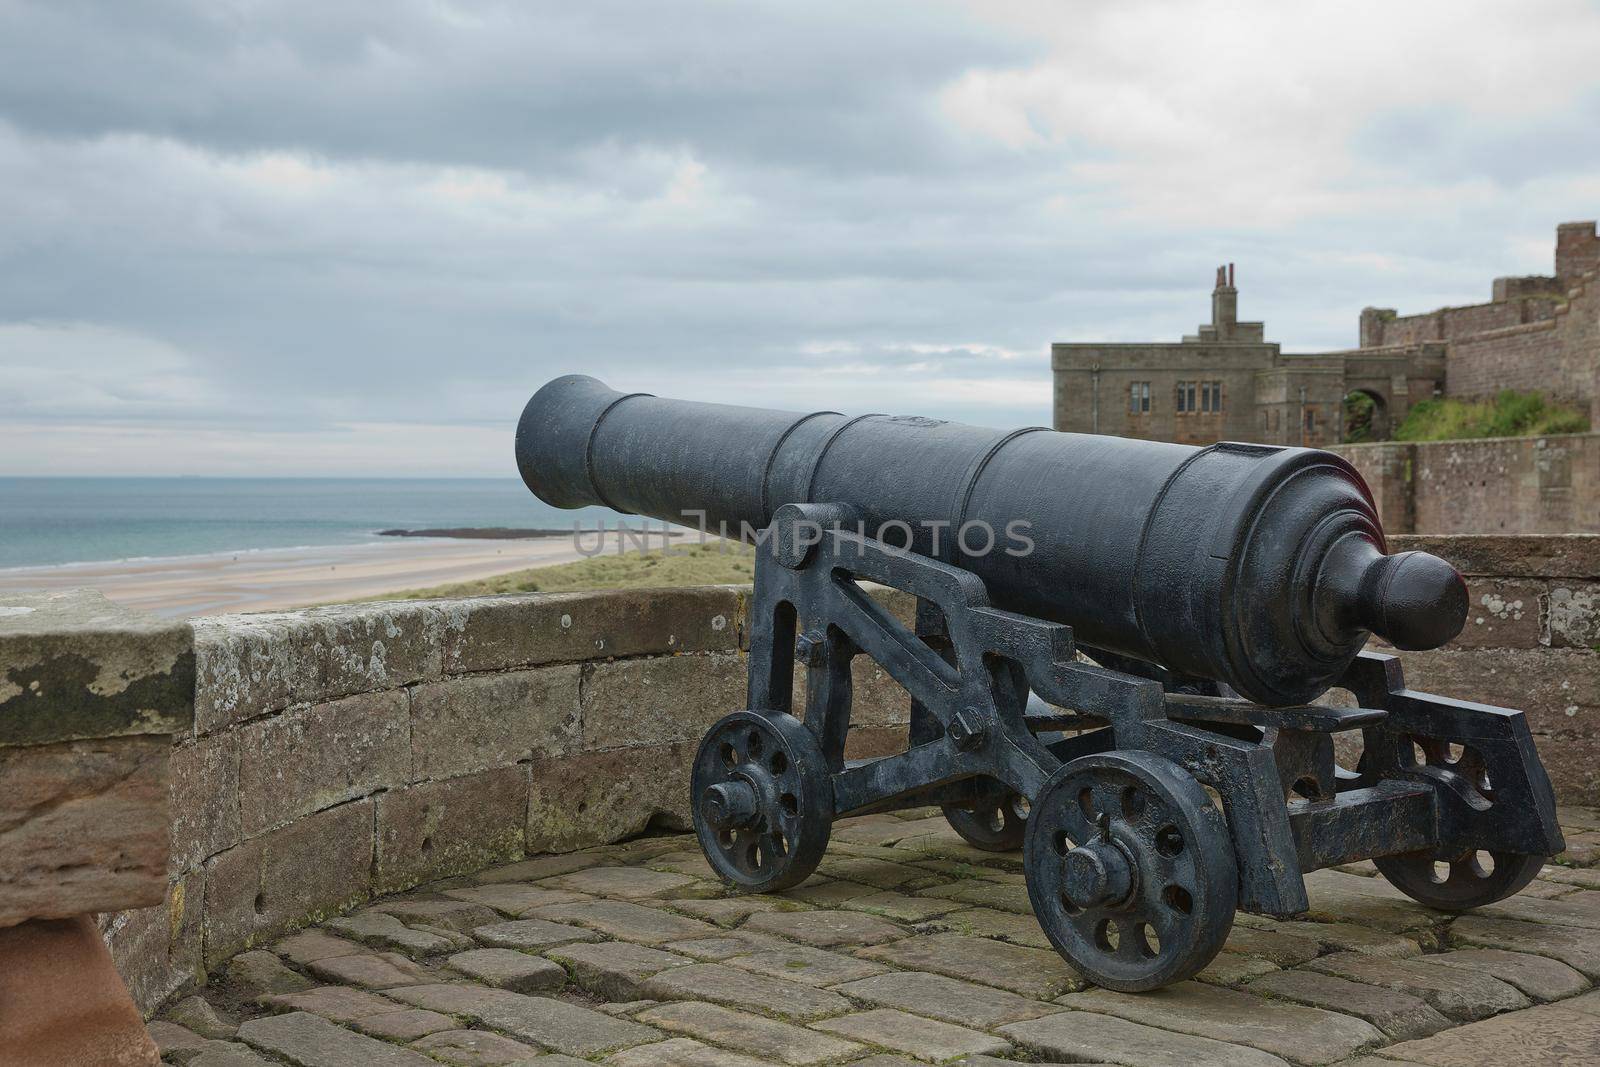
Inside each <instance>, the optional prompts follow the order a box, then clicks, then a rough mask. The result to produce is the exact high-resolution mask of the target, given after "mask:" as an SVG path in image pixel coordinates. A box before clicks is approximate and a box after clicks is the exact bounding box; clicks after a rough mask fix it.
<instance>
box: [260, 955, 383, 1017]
mask: <svg viewBox="0 0 1600 1067" xmlns="http://www.w3.org/2000/svg"><path fill="white" fill-rule="evenodd" d="M247 955H248V953H247ZM261 1002H262V1003H263V1004H268V1005H271V1006H272V1007H276V1008H286V1009H288V1010H290V1011H304V1012H310V1013H311V1014H313V1015H317V1016H320V1017H321V1018H324V1019H327V1020H329V1021H331V1022H336V1023H353V1022H355V1021H356V1020H357V1019H369V1018H371V1017H372V1016H374V1015H385V1014H389V1013H392V1012H397V1011H404V1010H405V1005H403V1004H396V1003H395V1002H394V1001H392V1000H386V999H384V998H383V997H380V996H378V995H377V994H375V993H367V992H364V991H362V990H360V989H346V988H344V987H343V986H336V985H325V986H318V987H317V988H315V989H307V990H304V991H296V992H293V993H276V994H273V995H272V996H266V997H262V998H261Z"/></svg>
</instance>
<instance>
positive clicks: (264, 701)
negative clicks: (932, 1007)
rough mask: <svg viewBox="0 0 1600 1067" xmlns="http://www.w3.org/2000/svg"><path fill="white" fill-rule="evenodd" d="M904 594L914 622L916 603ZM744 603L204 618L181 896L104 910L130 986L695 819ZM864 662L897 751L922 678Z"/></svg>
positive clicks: (658, 598)
mask: <svg viewBox="0 0 1600 1067" xmlns="http://www.w3.org/2000/svg"><path fill="white" fill-rule="evenodd" d="M886 596H887V599H888V600H889V601H890V605H889V606H890V607H891V610H894V611H895V612H896V613H898V614H901V615H902V616H903V617H909V611H910V602H909V599H908V598H904V597H900V596H899V595H898V594H892V593H889V594H886ZM748 598H749V591H748V589H746V588H741V587H705V588H699V589H681V590H658V591H650V592H632V591H628V592H598V593H585V594H532V595H527V596H503V597H483V598H472V599H461V600H441V601H413V602H406V603H392V604H365V605H348V606H341V607H332V608H319V609H313V610H308V611H301V612H287V613H279V614H261V615H233V616H219V617H213V618H203V619H198V620H196V621H195V623H194V633H195V661H196V671H197V676H198V688H197V694H196V702H195V721H194V724H193V726H192V728H190V729H189V730H188V731H187V732H186V733H185V734H184V735H183V736H181V737H180V738H179V740H178V743H177V746H176V748H175V750H174V754H173V761H172V768H171V773H172V780H173V784H172V801H173V804H172V808H173V813H174V818H173V827H172V839H173V840H172V844H173V858H172V869H171V872H170V873H171V884H170V887H169V890H168V893H167V900H166V902H165V903H164V904H161V905H157V906H155V907H151V908H145V909H142V910H138V911H131V912H124V913H121V914H118V915H114V916H108V917H107V918H106V921H105V922H104V924H103V925H104V928H105V932H106V937H107V940H108V942H109V943H110V945H111V948H112V953H113V956H114V957H115V958H116V960H117V963H118V967H119V969H120V970H121V971H122V973H123V976H124V978H125V979H126V980H127V982H128V985H129V987H130V988H131V989H132V991H133V993H134V996H135V999H136V1000H137V1001H138V1003H139V1004H140V1006H141V1007H142V1008H143V1009H144V1010H146V1011H147V1012H149V1011H152V1010H153V1009H154V1008H155V1007H156V1006H157V1005H159V1004H160V1003H161V1002H162V1001H163V1000H164V999H166V998H168V997H170V996H171V995H172V994H173V993H174V992H176V991H179V990H181V989H184V988H187V987H189V986H192V985H194V984H196V983H197V982H198V981H200V980H201V978H202V976H203V975H204V973H205V972H206V971H207V970H208V969H212V968H215V967H216V966H217V965H218V964H219V963H220V962H221V961H223V960H225V959H227V958H229V957H230V956H232V955H234V954H236V953H238V952H240V951H243V950H245V949H248V948H250V947H251V946H253V945H255V944H259V943H261V942H263V941H266V940H270V939H272V938H274V937H276V936H278V935H280V934H281V933H283V932H284V931H286V930H290V929H292V928H294V927H297V926H300V925H303V924H305V923H306V922H309V921H314V920H316V919H319V918H322V917H326V916H328V915H330V914H334V913H337V912H339V911H341V910H344V909H347V908H349V907H351V906H353V905H356V904H359V903H360V902H362V901H364V900H367V899H368V898H370V897H372V896H375V895H378V894H381V893H389V892H394V891H397V890H402V889H406V888H409V887H411V886H414V885H417V884H418V883H420V882H423V881H427V880H430V879H434V878H439V877H444V876H448V875H454V874H460V873H464V872H468V871H472V870H476V869H479V868H482V867H484V866H486V865H489V864H492V863H496V862H502V861H506V860H512V859H516V858H518V857H521V856H522V855H524V854H530V853H537V852H550V851H566V850H571V849H575V848H580V847H585V846H588V845H594V844H600V843H604V842H609V841H614V840H618V839H620V838H623V837H626V836H629V835H633V834H637V833H638V832H640V831H642V830H644V829H645V828H646V826H647V825H650V824H651V823H652V821H656V822H659V823H661V824H663V825H667V826H673V827H685V826H687V816H688V794H689V789H688V766H689V762H690V759H691V758H692V756H693V753H694V750H695V747H696V746H697V745H698V743H699V740H700V737H701V735H702V734H703V733H704V731H705V729H706V728H707V727H708V726H709V725H710V724H711V723H712V722H714V721H715V720H716V719H718V718H720V717H721V716H722V715H725V714H727V713H728V712H729V711H732V710H735V709H737V708H739V707H742V706H743V704H744V697H745V654H746V622H745V612H746V607H747V602H748ZM856 666H857V672H856V679H855V683H856V694H857V702H856V713H855V715H854V720H853V725H854V729H853V732H852V737H851V742H852V751H851V754H852V755H870V754H879V753H882V752H886V751H890V750H896V751H897V750H898V749H899V748H900V747H903V743H904V726H903V725H901V724H903V723H904V722H905V721H906V718H907V716H908V713H909V711H908V703H907V700H906V699H905V698H904V696H903V691H900V690H899V689H898V687H897V686H895V685H894V684H893V682H892V681H890V680H889V679H888V677H887V675H885V674H883V672H881V671H880V670H878V669H877V668H876V665H874V664H873V663H871V661H870V660H867V659H865V658H861V659H858V660H857V664H856ZM798 673H800V674H803V672H798ZM799 706H800V705H799V704H797V707H799Z"/></svg>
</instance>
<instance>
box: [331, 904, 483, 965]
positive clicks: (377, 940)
mask: <svg viewBox="0 0 1600 1067" xmlns="http://www.w3.org/2000/svg"><path fill="white" fill-rule="evenodd" d="M328 928H329V929H331V930H337V931H338V932H339V933H341V934H343V935H344V936H346V937H352V938H355V939H356V940H357V941H360V942H361V943H362V944H366V945H375V946H377V947H379V948H389V949H395V950H396V951H399V952H404V953H405V954H406V955H408V956H415V957H421V956H433V955H437V954H438V953H440V952H449V951H452V950H455V949H463V948H468V947H470V946H471V945H472V939H471V938H470V937H467V936H466V935H465V934H460V933H457V932H455V931H454V930H446V929H444V928H442V927H436V928H433V929H424V928H423V927H420V926H416V927H413V926H407V925H406V924H405V923H403V922H401V921H400V920H399V919H398V918H396V917H395V916H393V915H391V914H389V913H388V912H385V911H378V910H376V909H374V908H363V909H362V910H361V911H357V912H353V913H352V914H350V915H342V916H340V917H339V918H336V919H330V920H328ZM339 955H343V953H339Z"/></svg>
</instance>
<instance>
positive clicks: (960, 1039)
mask: <svg viewBox="0 0 1600 1067" xmlns="http://www.w3.org/2000/svg"><path fill="white" fill-rule="evenodd" d="M811 1028H812V1029H813V1030H825V1031H827V1032H828V1033H830V1034H840V1035H842V1036H844V1037H851V1038H855V1039H856V1040H857V1041H864V1042H866V1043H868V1044H872V1045H878V1046H881V1047H883V1048H890V1049H894V1050H895V1051H896V1052H905V1053H909V1054H910V1055H913V1056H916V1057H917V1058H918V1059H922V1060H932V1061H933V1062H935V1063H943V1062H944V1061H945V1060H952V1059H955V1058H956V1057H957V1056H970V1055H974V1054H982V1053H989V1052H996V1053H999V1052H1009V1051H1010V1050H1011V1045H1010V1044H1009V1043H1008V1042H1006V1041H1002V1040H1001V1039H1000V1038H998V1037H992V1036H991V1035H989V1034H980V1033H979V1032H978V1031H976V1030H968V1029H967V1028H966V1027H964V1026H955V1025H953V1024H951V1023H941V1022H936V1021H934V1020H933V1019H924V1018H922V1017H921V1016H918V1015H908V1014H907V1013H905V1012H903V1011H895V1010H894V1009H893V1008H877V1009H874V1010H873V1011H863V1012H858V1013H857V1014H855V1015H845V1016H841V1017H840V1018H837V1019H822V1020H820V1021H818V1022H814V1023H812V1024H811Z"/></svg>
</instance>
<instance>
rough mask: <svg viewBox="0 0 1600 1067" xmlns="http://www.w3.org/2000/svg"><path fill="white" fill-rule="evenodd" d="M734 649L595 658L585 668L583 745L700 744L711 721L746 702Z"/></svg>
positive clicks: (741, 661) (740, 662) (742, 667)
mask: <svg viewBox="0 0 1600 1067" xmlns="http://www.w3.org/2000/svg"><path fill="white" fill-rule="evenodd" d="M746 695H747V694H746V681H745V662H744V658H743V657H742V656H740V655H739V654H738V653H735V652H722V653H709V654H704V655H694V656H662V657H652V658H649V659H634V660H623V661H620V662H617V663H596V664H590V665H588V666H586V667H585V668H584V675H583V747H584V748H585V749H588V750H590V751H600V750H604V749H615V748H637V747H640V746H645V745H662V744H668V743H672V742H693V743H695V744H699V741H700V739H701V738H702V737H704V736H705V732H706V730H707V729H708V728H710V726H711V724H712V723H714V722H716V721H717V720H718V719H720V718H722V717H723V716H724V715H726V714H728V713H729V712H732V711H737V710H739V709H740V708H742V707H744V706H745V697H746Z"/></svg>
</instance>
